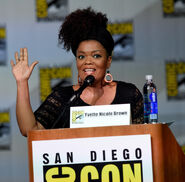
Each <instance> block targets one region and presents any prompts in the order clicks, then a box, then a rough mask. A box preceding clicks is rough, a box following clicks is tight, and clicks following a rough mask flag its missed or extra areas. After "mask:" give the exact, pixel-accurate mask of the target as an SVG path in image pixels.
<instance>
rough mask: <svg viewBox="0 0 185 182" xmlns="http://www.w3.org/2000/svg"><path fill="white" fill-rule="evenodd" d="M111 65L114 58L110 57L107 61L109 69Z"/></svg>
mask: <svg viewBox="0 0 185 182" xmlns="http://www.w3.org/2000/svg"><path fill="white" fill-rule="evenodd" d="M111 63H112V56H109V57H108V59H107V69H108V68H110V65H111Z"/></svg>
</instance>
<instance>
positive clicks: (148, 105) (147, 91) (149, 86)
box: [143, 75, 158, 123]
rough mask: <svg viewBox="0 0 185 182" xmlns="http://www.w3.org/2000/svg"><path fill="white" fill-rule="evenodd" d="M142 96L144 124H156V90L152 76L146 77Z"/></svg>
mask: <svg viewBox="0 0 185 182" xmlns="http://www.w3.org/2000/svg"><path fill="white" fill-rule="evenodd" d="M143 96H144V123H157V121H158V106H157V89H156V85H155V84H154V83H153V81H152V75H146V83H145V84H144V86H143Z"/></svg>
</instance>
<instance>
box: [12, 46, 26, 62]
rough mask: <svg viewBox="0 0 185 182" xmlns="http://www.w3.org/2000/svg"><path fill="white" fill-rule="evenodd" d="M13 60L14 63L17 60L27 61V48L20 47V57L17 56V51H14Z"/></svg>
mask: <svg viewBox="0 0 185 182" xmlns="http://www.w3.org/2000/svg"><path fill="white" fill-rule="evenodd" d="M15 61H16V64H17V63H18V62H19V61H26V62H27V63H28V50H27V48H20V57H19V53H18V52H15Z"/></svg>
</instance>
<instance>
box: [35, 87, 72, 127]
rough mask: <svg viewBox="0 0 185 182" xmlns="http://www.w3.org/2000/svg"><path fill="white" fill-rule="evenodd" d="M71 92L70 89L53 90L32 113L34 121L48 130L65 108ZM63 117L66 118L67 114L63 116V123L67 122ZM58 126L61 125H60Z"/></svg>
mask: <svg viewBox="0 0 185 182" xmlns="http://www.w3.org/2000/svg"><path fill="white" fill-rule="evenodd" d="M72 91H73V90H72V87H66V88H62V89H57V90H54V91H53V92H52V93H51V94H50V95H49V96H48V97H47V98H46V100H45V101H44V102H43V103H42V104H41V106H40V107H39V108H38V109H37V110H36V111H35V112H34V115H35V119H36V121H38V122H40V123H41V124H42V125H43V127H44V128H46V129H50V128H51V127H52V125H53V124H54V122H55V121H56V120H57V118H58V116H59V114H60V113H61V112H62V111H63V109H64V108H65V105H66V103H67V101H68V99H69V98H70V96H71V93H72ZM65 117H68V114H64V117H63V118H62V120H63V121H64V120H68V118H65ZM63 121H60V122H63ZM60 125H62V124H61V123H60ZM66 127H67V126H66Z"/></svg>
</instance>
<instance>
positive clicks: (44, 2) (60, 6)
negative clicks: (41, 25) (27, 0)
mask: <svg viewBox="0 0 185 182" xmlns="http://www.w3.org/2000/svg"><path fill="white" fill-rule="evenodd" d="M67 14H68V0H36V16H37V21H56V20H59V21H60V20H63V19H64V17H65V16H66V15H67Z"/></svg>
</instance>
